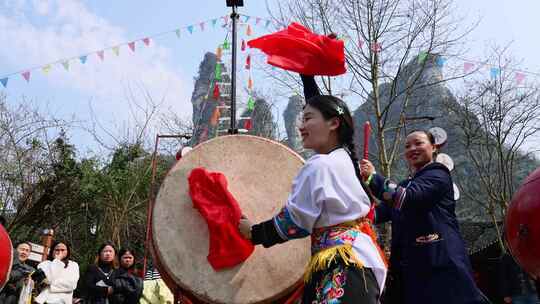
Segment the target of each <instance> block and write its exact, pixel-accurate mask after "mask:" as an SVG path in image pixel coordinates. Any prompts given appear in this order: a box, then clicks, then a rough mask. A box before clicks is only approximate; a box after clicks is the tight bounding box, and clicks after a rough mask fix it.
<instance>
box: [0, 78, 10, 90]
mask: <svg viewBox="0 0 540 304" xmlns="http://www.w3.org/2000/svg"><path fill="white" fill-rule="evenodd" d="M8 79H9V78H7V77H6V78H2V79H0V83H2V85H3V86H4V88H7V82H8Z"/></svg>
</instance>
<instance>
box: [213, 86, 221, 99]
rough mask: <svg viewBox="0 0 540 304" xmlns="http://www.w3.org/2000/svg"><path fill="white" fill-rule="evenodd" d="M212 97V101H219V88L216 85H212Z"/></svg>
mask: <svg viewBox="0 0 540 304" xmlns="http://www.w3.org/2000/svg"><path fill="white" fill-rule="evenodd" d="M213 95H214V99H219V95H220V94H219V86H218V84H217V83H216V84H215V85H214V92H213Z"/></svg>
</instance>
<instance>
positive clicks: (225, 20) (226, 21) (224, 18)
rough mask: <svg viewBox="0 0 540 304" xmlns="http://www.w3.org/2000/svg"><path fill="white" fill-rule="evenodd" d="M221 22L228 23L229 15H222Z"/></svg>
mask: <svg viewBox="0 0 540 304" xmlns="http://www.w3.org/2000/svg"><path fill="white" fill-rule="evenodd" d="M223 22H224V23H225V24H229V15H225V16H223Z"/></svg>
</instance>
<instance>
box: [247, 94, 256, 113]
mask: <svg viewBox="0 0 540 304" xmlns="http://www.w3.org/2000/svg"><path fill="white" fill-rule="evenodd" d="M247 108H248V110H253V109H255V101H254V100H253V97H251V96H249V98H248V102H247Z"/></svg>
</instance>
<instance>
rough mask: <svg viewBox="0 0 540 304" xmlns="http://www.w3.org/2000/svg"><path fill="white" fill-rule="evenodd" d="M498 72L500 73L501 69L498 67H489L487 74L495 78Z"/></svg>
mask: <svg viewBox="0 0 540 304" xmlns="http://www.w3.org/2000/svg"><path fill="white" fill-rule="evenodd" d="M500 73H501V69H499V68H491V69H490V70H489V74H490V75H491V78H493V79H495V78H497V77H498V76H499V74H500Z"/></svg>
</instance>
